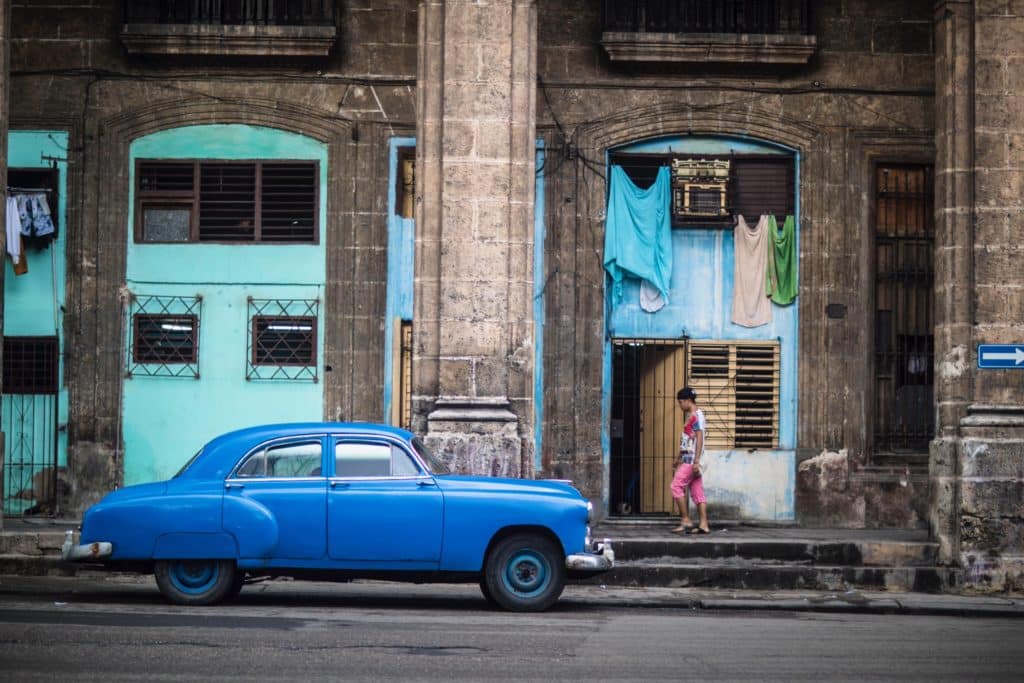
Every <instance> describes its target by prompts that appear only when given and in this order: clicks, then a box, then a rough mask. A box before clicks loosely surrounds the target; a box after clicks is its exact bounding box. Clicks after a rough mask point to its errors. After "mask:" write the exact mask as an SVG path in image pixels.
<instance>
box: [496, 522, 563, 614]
mask: <svg viewBox="0 0 1024 683" xmlns="http://www.w3.org/2000/svg"><path fill="white" fill-rule="evenodd" d="M484 583H485V584H486V590H484V595H485V596H487V597H488V598H489V599H491V600H493V601H494V602H495V603H497V604H498V605H499V606H501V607H504V608H505V609H507V610H512V611H515V612H539V611H542V610H546V609H547V608H548V607H551V605H553V604H555V601H556V600H558V597H559V596H560V595H561V594H562V589H564V588H565V559H564V557H563V556H562V552H561V550H560V548H559V547H558V545H557V544H556V543H554V542H553V541H551V540H550V539H548V538H545V537H544V536H541V535H534V534H515V535H512V536H509V537H507V538H504V539H502V540H501V541H498V543H496V544H495V546H494V547H493V548H492V549H491V552H490V553H489V554H488V556H487V562H486V564H485V567H484ZM482 588H483V587H482Z"/></svg>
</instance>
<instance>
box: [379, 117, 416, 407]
mask: <svg viewBox="0 0 1024 683" xmlns="http://www.w3.org/2000/svg"><path fill="white" fill-rule="evenodd" d="M415 146H416V138H409V137H400V138H398V137H396V138H391V140H390V142H389V143H388V293H387V300H386V304H385V305H386V310H387V317H386V323H385V325H384V349H385V353H384V415H383V420H384V422H387V423H390V422H391V410H392V407H393V401H394V394H393V388H392V386H391V385H392V382H391V377H392V372H394V354H393V353H392V352H391V349H393V348H394V343H395V333H396V332H397V330H396V329H395V319H396V318H399V319H401V320H412V301H413V277H414V270H413V265H414V263H415V254H416V221H415V220H414V219H412V218H403V217H402V216H400V215H399V214H398V210H397V209H398V207H397V206H396V204H395V202H396V201H397V197H396V189H397V187H398V149H399V148H400V147H415Z"/></svg>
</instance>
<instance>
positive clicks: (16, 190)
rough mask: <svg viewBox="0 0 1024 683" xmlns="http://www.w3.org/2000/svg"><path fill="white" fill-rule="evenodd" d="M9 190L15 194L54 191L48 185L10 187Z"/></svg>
mask: <svg viewBox="0 0 1024 683" xmlns="http://www.w3.org/2000/svg"><path fill="white" fill-rule="evenodd" d="M7 191H8V192H13V193H15V194H25V193H28V192H53V190H52V189H50V188H48V187H8V188H7Z"/></svg>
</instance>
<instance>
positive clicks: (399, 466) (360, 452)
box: [334, 442, 420, 477]
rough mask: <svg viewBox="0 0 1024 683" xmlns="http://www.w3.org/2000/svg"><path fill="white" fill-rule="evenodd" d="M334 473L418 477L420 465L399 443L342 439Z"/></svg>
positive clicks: (360, 475) (336, 455) (358, 475)
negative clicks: (396, 444)
mask: <svg viewBox="0 0 1024 683" xmlns="http://www.w3.org/2000/svg"><path fill="white" fill-rule="evenodd" d="M334 473H335V475H336V476H339V477H392V476H394V477H415V476H417V475H419V474H420V468H419V467H418V466H417V465H416V461H415V460H413V459H412V458H411V457H409V454H408V453H406V452H405V451H403V450H402V449H401V448H399V447H398V446H395V445H390V446H389V445H387V444H380V443H358V442H342V443H338V444H337V445H336V446H335V448H334Z"/></svg>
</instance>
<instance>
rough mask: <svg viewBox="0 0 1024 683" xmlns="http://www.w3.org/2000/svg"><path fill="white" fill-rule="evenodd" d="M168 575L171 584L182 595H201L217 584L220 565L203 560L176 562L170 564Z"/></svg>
mask: <svg viewBox="0 0 1024 683" xmlns="http://www.w3.org/2000/svg"><path fill="white" fill-rule="evenodd" d="M168 574H169V576H170V579H171V583H173V584H174V587H175V588H177V589H178V590H180V591H181V592H182V593H188V594H189V595H202V594H203V593H205V592H206V591H208V590H210V589H211V588H213V586H214V584H216V583H217V577H219V576H220V565H219V564H217V563H216V562H209V561H204V560H178V561H175V562H171V566H170V571H169V572H168Z"/></svg>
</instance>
